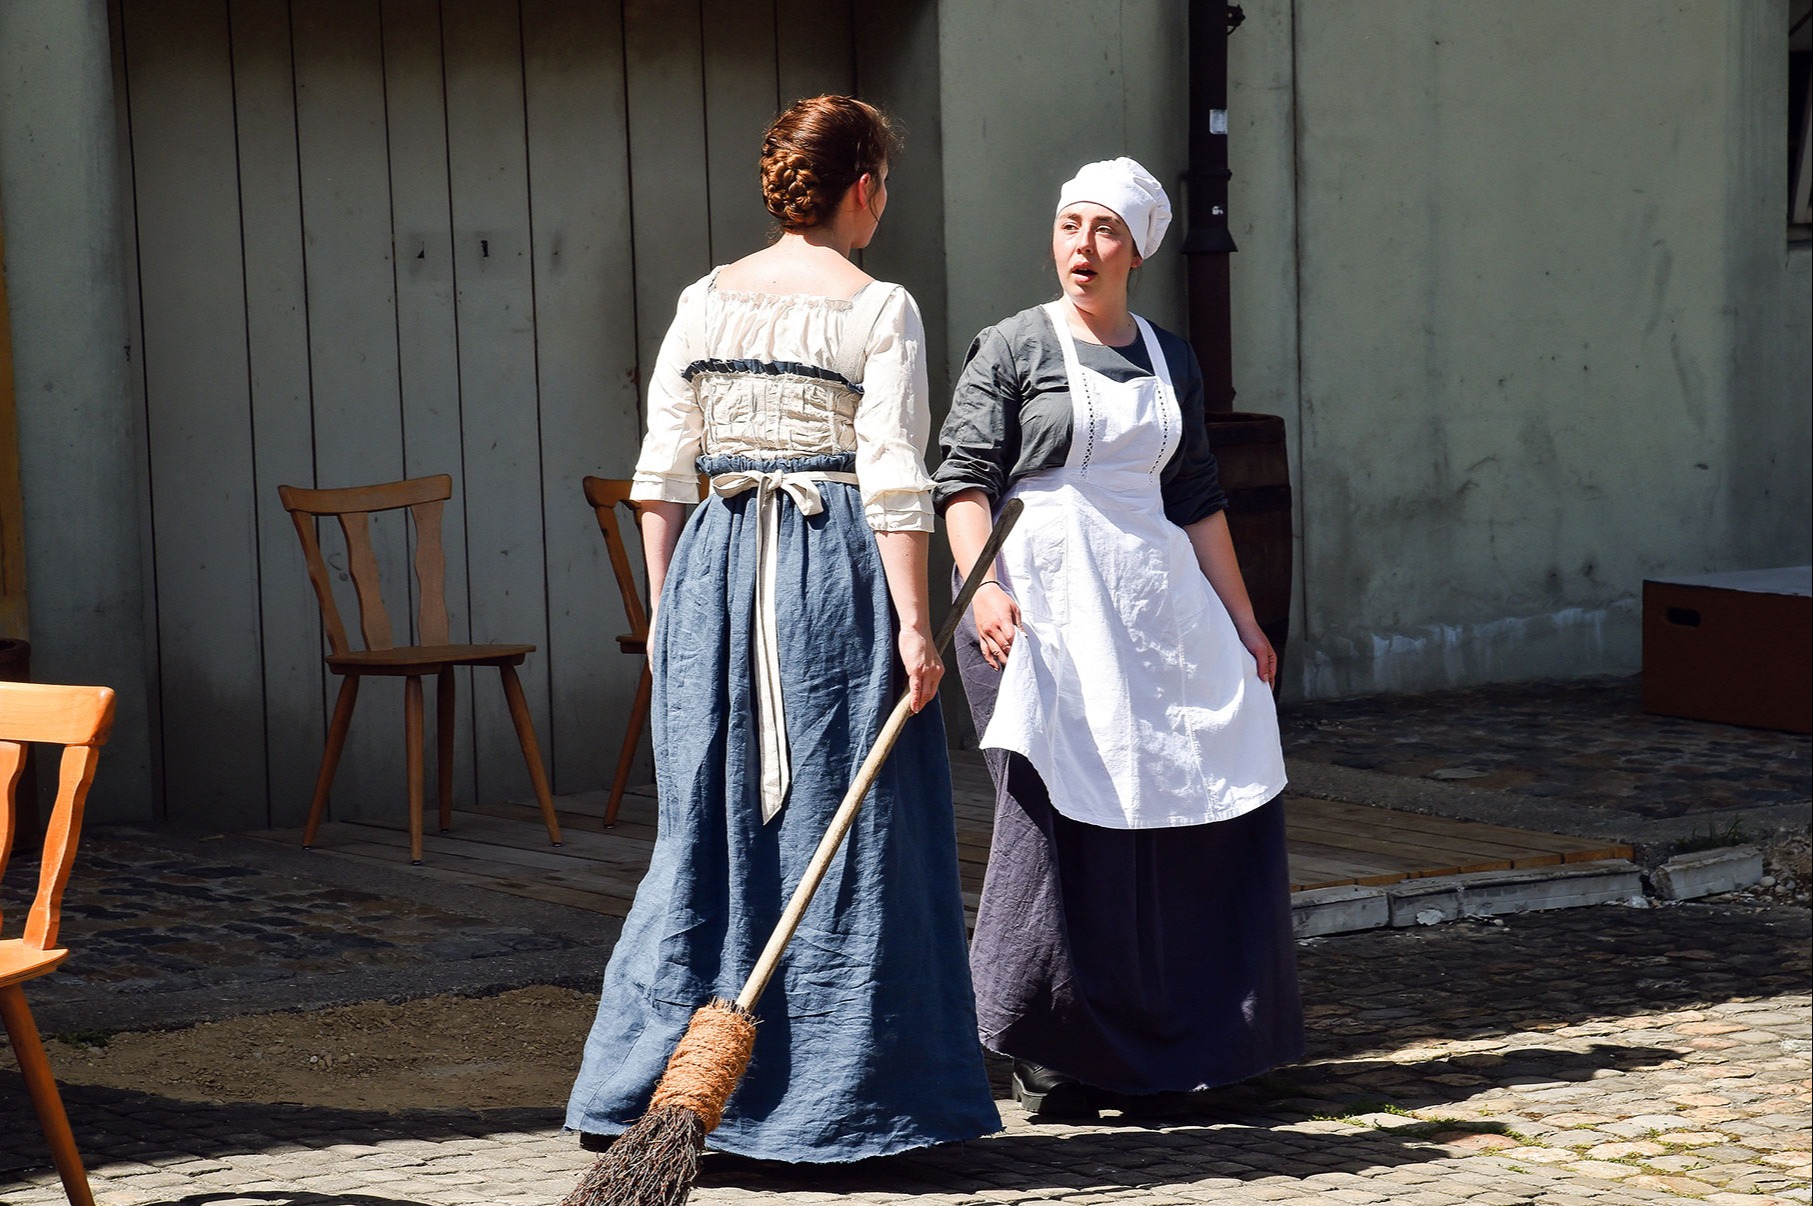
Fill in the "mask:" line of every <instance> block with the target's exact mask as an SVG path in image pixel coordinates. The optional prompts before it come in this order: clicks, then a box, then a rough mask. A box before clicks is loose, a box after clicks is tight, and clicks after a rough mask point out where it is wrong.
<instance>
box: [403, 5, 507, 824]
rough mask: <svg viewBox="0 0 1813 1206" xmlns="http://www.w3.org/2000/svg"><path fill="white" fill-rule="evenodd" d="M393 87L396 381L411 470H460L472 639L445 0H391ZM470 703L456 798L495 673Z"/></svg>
mask: <svg viewBox="0 0 1813 1206" xmlns="http://www.w3.org/2000/svg"><path fill="white" fill-rule="evenodd" d="M382 16H383V21H384V98H385V112H386V120H387V123H388V130H389V147H390V217H391V229H392V238H393V241H394V244H395V247H396V262H395V269H396V291H397V316H396V324H397V361H398V373H397V376H398V385H399V388H400V390H401V392H402V405H403V461H404V465H403V468H404V472H405V474H406V475H407V476H410V477H423V476H427V475H429V474H434V473H449V474H452V475H453V481H454V490H455V493H456V497H455V498H454V500H453V505H451V506H449V507H446V508H444V509H443V513H442V521H441V526H442V536H443V539H444V542H445V547H446V552H447V610H448V618H449V620H450V623H451V632H452V635H451V636H450V638H449V639H450V640H452V641H454V642H456V643H459V642H464V641H468V640H470V639H471V637H470V635H469V634H470V625H469V624H468V621H467V617H468V615H469V613H470V609H469V607H468V606H467V597H466V505H467V503H468V495H467V483H466V475H465V465H464V454H463V451H462V449H461V444H460V372H459V369H460V366H459V344H458V336H459V318H458V314H457V311H456V308H455V305H454V296H453V208H452V207H453V202H452V198H451V196H450V195H449V192H448V181H447V107H446V100H445V91H444V87H443V80H442V71H441V7H440V4H439V3H438V2H437V0H384V4H383V8H382ZM454 677H455V679H456V682H457V688H456V689H457V691H458V696H459V700H460V702H459V704H458V705H457V708H458V710H459V711H460V713H461V715H463V716H465V717H467V718H468V723H466V724H462V725H458V726H457V727H456V728H455V730H454V731H455V733H456V737H455V743H454V744H455V751H456V752H455V757H454V770H453V780H454V801H455V803H457V804H458V805H460V806H461V807H466V806H467V805H468V804H469V803H470V802H471V800H472V791H473V767H472V725H471V723H470V718H471V716H472V707H473V703H472V700H473V692H474V690H475V689H476V690H478V691H483V692H488V693H490V694H493V695H495V694H496V693H497V684H496V683H495V682H494V681H493V680H494V679H495V678H496V677H497V676H496V673H495V672H493V671H485V672H482V673H480V674H479V675H478V676H477V678H478V682H477V683H474V681H473V679H474V677H475V676H474V675H473V673H472V672H471V671H469V670H457V671H455V672H454Z"/></svg>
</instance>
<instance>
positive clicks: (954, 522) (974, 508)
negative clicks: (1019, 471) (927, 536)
mask: <svg viewBox="0 0 1813 1206" xmlns="http://www.w3.org/2000/svg"><path fill="white" fill-rule="evenodd" d="M993 524H994V517H993V515H992V513H991V512H990V510H989V506H988V495H987V494H984V493H983V492H982V491H980V490H965V491H964V492H963V493H961V494H959V495H957V496H956V497H955V498H953V499H951V501H950V504H949V505H948V506H946V507H945V509H944V532H945V537H946V538H947V539H948V540H949V541H950V544H951V560H952V561H954V562H955V563H956V565H957V572H958V573H959V574H962V575H964V576H965V577H966V578H967V577H968V575H969V572H970V569H971V567H973V566H974V565H975V564H976V558H977V557H978V556H980V555H981V553H982V546H983V545H985V544H987V543H988V533H989V529H990V528H991V527H992V526H993ZM982 577H983V580H984V581H993V580H994V577H995V567H994V566H992V565H985V566H983V567H982Z"/></svg>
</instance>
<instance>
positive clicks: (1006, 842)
mask: <svg viewBox="0 0 1813 1206" xmlns="http://www.w3.org/2000/svg"><path fill="white" fill-rule="evenodd" d="M956 660H957V664H958V666H959V668H960V670H961V672H962V675H963V688H964V693H965V694H966V695H968V697H969V704H970V711H971V713H972V714H973V715H974V717H975V722H976V731H977V732H982V731H984V730H986V729H987V727H988V720H989V717H990V716H991V715H993V713H994V707H995V695H996V692H997V690H998V687H999V683H1000V679H1001V674H1000V671H998V670H995V669H994V668H993V667H991V666H990V665H989V664H988V662H987V660H986V659H985V658H984V657H983V656H982V649H981V646H980V644H979V642H978V639H977V636H976V627H975V619H974V615H973V613H972V614H971V615H968V616H965V617H964V620H963V623H962V625H961V626H960V627H959V628H958V629H957V638H956ZM984 756H985V758H986V759H987V762H988V769H989V772H990V774H991V775H992V777H993V778H994V781H995V829H994V839H993V841H992V843H991V844H990V847H989V852H988V872H987V875H986V877H985V879H984V881H983V886H982V903H981V906H980V907H979V908H978V910H977V913H976V933H975V939H974V942H973V943H972V946H971V950H970V966H971V968H972V969H973V970H974V972H975V989H976V1006H977V1013H978V1015H979V1017H980V1023H981V1035H982V1042H983V1044H984V1045H985V1046H987V1047H988V1048H989V1049H990V1050H991V1051H998V1052H1000V1053H1001V1054H1003V1055H1007V1056H1012V1057H1013V1058H1015V1059H1023V1060H1030V1061H1032V1062H1033V1063H1038V1064H1044V1065H1045V1066H1047V1067H1049V1068H1054V1069H1056V1070H1057V1071H1059V1072H1063V1073H1065V1074H1067V1075H1070V1076H1073V1077H1075V1078H1076V1079H1078V1080H1080V1081H1082V1082H1084V1083H1085V1084H1089V1085H1094V1086H1095V1087H1097V1088H1100V1089H1106V1090H1109V1091H1111V1092H1115V1093H1126V1094H1149V1093H1159V1092H1165V1091H1175V1090H1183V1091H1189V1090H1194V1089H1203V1088H1210V1087H1213V1086H1216V1085H1224V1084H1231V1083H1233V1082H1235V1081H1239V1080H1245V1079H1246V1078H1247V1077H1249V1076H1256V1075H1258V1074H1259V1073H1261V1072H1264V1071H1265V1070H1266V1069H1268V1068H1273V1067H1276V1066H1278V1065H1279V1064H1285V1063H1289V1062H1291V1061H1292V1060H1295V1059H1297V1058H1298V1057H1299V1056H1301V1055H1302V1054H1303V1007H1302V1004H1301V1002H1300V1000H1299V997H1298V992H1297V958H1296V942H1295V938H1294V935H1293V934H1292V932H1291V909H1290V874H1289V868H1288V866H1287V850H1286V846H1285V830H1284V801H1283V800H1282V799H1275V800H1272V801H1271V802H1269V803H1267V804H1264V805H1261V806H1260V807H1259V808H1256V809H1254V810H1253V811H1252V812H1249V813H1245V814H1243V815H1241V816H1238V817H1234V818H1232V819H1230V820H1226V821H1215V822H1212V823H1210V824H1206V825H1182V826H1177V827H1175V828H1165V829H1105V828H1102V827H1100V826H1096V825H1090V824H1086V823H1084V822H1082V821H1077V820H1072V819H1071V818H1070V817H1067V816H1064V815H1063V814H1062V813H1060V812H1058V811H1057V810H1056V809H1055V808H1053V807H1052V805H1051V797H1050V795H1049V794H1048V793H1047V791H1046V789H1045V784H1044V782H1043V781H1042V780H1041V779H1040V778H1039V772H1038V771H1037V770H1035V769H1034V768H1033V765H1032V763H1031V762H1029V761H1027V760H1026V759H1025V758H1023V757H1022V756H1020V755H1019V754H1013V753H1009V752H1007V751H1005V750H987V751H985V754H984Z"/></svg>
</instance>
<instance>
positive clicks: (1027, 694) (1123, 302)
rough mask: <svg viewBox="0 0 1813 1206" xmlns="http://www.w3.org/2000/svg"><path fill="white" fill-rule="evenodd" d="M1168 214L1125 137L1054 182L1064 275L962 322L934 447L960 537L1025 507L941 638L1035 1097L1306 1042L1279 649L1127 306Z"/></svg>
mask: <svg viewBox="0 0 1813 1206" xmlns="http://www.w3.org/2000/svg"><path fill="white" fill-rule="evenodd" d="M1169 221H1170V206H1169V203H1168V200H1167V199H1166V197H1165V193H1164V189H1163V188H1162V187H1161V186H1160V185H1159V183H1158V181H1157V180H1155V179H1154V178H1153V177H1152V176H1151V175H1150V174H1149V173H1147V172H1146V171H1145V169H1144V168H1142V167H1140V165H1139V164H1137V163H1135V162H1134V161H1133V160H1131V159H1126V158H1121V159H1115V160H1111V161H1104V162H1100V163H1091V164H1088V165H1087V166H1085V167H1084V168H1083V169H1082V170H1081V171H1079V172H1078V173H1077V176H1076V178H1075V179H1073V180H1071V181H1069V182H1068V183H1067V184H1066V185H1065V186H1064V188H1063V190H1062V193H1061V195H1060V197H1059V201H1058V207H1057V217H1056V220H1055V223H1054V225H1053V229H1052V259H1053V262H1054V264H1055V266H1056V269H1057V274H1058V279H1059V282H1060V283H1061V285H1062V287H1063V293H1062V295H1061V296H1060V297H1059V298H1058V300H1056V301H1054V302H1051V303H1049V304H1047V305H1043V306H1037V307H1034V308H1033V309H1030V310H1025V311H1022V312H1021V313H1019V314H1016V315H1014V316H1013V317H1012V318H1009V319H1007V320H1006V321H1004V322H1001V323H999V324H997V325H995V326H992V327H989V328H988V329H986V330H984V331H983V332H982V333H981V334H980V335H978V336H977V337H976V340H975V342H974V343H973V344H972V345H971V347H970V351H969V356H968V359H967V361H966V362H965V365H964V368H963V372H962V374H961V376H960V378H959V380H958V383H957V387H956V391H955V397H954V399H953V401H952V405H951V411H950V415H949V417H948V419H947V420H946V422H945V424H944V429H943V435H942V443H943V447H944V456H945V459H944V461H943V463H942V464H941V465H940V466H939V469H938V471H937V474H936V475H935V476H936V483H937V484H936V493H935V497H936V500H937V503H938V505H939V507H940V508H941V509H942V510H943V512H944V515H945V520H946V524H947V528H948V531H949V535H950V543H951V552H952V555H953V557H954V558H955V562H956V564H957V565H959V566H967V565H971V564H973V563H974V560H975V557H976V555H977V554H978V553H979V552H980V550H981V547H982V543H983V541H984V539H985V538H986V534H987V531H988V528H989V524H990V518H991V512H993V511H994V510H995V509H997V508H998V507H999V506H1000V504H1001V503H1002V502H1003V501H1004V500H1005V499H1007V498H1010V497H1011V498H1019V499H1021V500H1022V501H1023V502H1024V503H1025V506H1026V510H1025V512H1024V514H1023V515H1022V517H1021V519H1020V522H1019V525H1018V527H1017V528H1016V529H1015V530H1014V533H1013V535H1012V537H1011V538H1010V539H1009V541H1008V544H1007V546H1006V547H1005V548H1004V549H1003V550H1002V553H1001V556H1000V559H999V560H998V561H997V563H996V564H995V565H994V566H992V567H989V568H988V569H987V570H986V571H985V572H986V573H987V578H986V580H985V581H986V582H987V586H985V587H984V588H983V589H982V591H981V592H980V593H979V594H978V595H977V596H976V602H975V605H974V608H973V609H972V611H971V613H970V616H969V617H967V618H966V621H965V626H964V627H963V629H961V630H960V631H959V635H958V644H957V660H958V666H959V668H960V670H961V673H962V676H963V685H964V689H965V691H966V693H967V694H968V696H969V701H970V707H971V709H972V711H973V713H974V716H975V721H976V728H977V731H978V732H979V733H981V734H982V745H983V748H984V750H985V751H986V756H987V759H988V762H989V769H990V770H991V772H992V773H993V775H994V779H995V787H996V814H995V831H994V842H993V845H992V847H991V849H990V851H989V861H988V873H987V878H986V880H985V882H984V886H983V890H982V902H981V906H980V909H979V912H978V914H977V918H976V931H975V938H974V942H973V945H972V948H971V952H970V966H971V971H972V974H973V975H974V978H975V986H976V1004H977V1013H978V1019H979V1022H980V1030H981V1035H982V1041H983V1043H984V1044H985V1045H986V1046H987V1047H989V1048H990V1049H992V1050H994V1051H997V1052H1000V1053H1002V1054H1004V1055H1008V1056H1011V1057H1012V1058H1013V1060H1014V1095H1015V1098H1016V1099H1017V1100H1019V1101H1021V1102H1022V1104H1024V1105H1025V1106H1026V1108H1027V1109H1028V1110H1029V1111H1031V1112H1032V1113H1034V1114H1045V1115H1049V1116H1058V1115H1062V1116H1076V1115H1093V1113H1094V1112H1095V1111H1096V1110H1097V1109H1098V1108H1099V1107H1101V1106H1103V1105H1118V1106H1121V1107H1122V1108H1127V1109H1139V1108H1142V1107H1146V1108H1154V1107H1157V1106H1161V1105H1162V1106H1170V1105H1174V1104H1177V1103H1176V1099H1175V1098H1174V1097H1173V1096H1171V1095H1173V1094H1175V1093H1177V1092H1187V1091H1192V1090H1198V1089H1203V1088H1207V1087H1210V1086H1214V1085H1219V1084H1227V1083H1230V1082H1233V1081H1237V1080H1241V1079H1244V1078H1246V1077H1249V1076H1252V1075H1255V1074H1257V1073H1259V1072H1261V1071H1264V1070H1265V1069H1267V1068H1270V1067H1273V1066H1275V1065H1277V1064H1280V1063H1285V1062H1288V1061H1290V1060H1292V1059H1295V1058H1296V1057H1297V1056H1298V1055H1300V1054H1301V1052H1302V1049H1303V1025H1302V1009H1301V1006H1300V1004H1299V1002H1298V997H1297V978H1296V961H1295V954H1294V949H1293V945H1292V936H1291V919H1290V895H1289V880H1288V877H1287V873H1286V864H1285V841H1284V815H1283V806H1282V803H1281V802H1280V801H1279V800H1278V799H1277V798H1276V797H1277V796H1278V793H1279V792H1280V791H1281V790H1282V789H1283V787H1284V760H1283V754H1282V751H1281V749H1280V746H1279V740H1278V723H1277V716H1276V714H1275V712H1274V710H1273V705H1272V695H1271V691H1270V689H1269V685H1270V684H1271V683H1272V681H1273V680H1274V678H1275V676H1276V674H1277V658H1276V655H1275V654H1274V653H1273V651H1272V648H1271V645H1270V644H1269V642H1267V640H1266V638H1265V636H1264V634H1263V633H1262V632H1261V631H1260V629H1259V626H1258V624H1257V622H1256V621H1255V620H1254V618H1253V609H1252V605H1251V603H1250V602H1249V601H1248V599H1247V594H1246V588H1245V585H1244V584H1243V583H1242V581H1241V577H1240V570H1239V567H1238V565H1237V563H1236V561H1235V557H1234V548H1233V543H1232V541H1231V540H1230V539H1229V536H1228V527H1227V518H1226V516H1225V515H1224V514H1223V511H1224V510H1225V508H1226V505H1227V500H1226V497H1225V496H1224V495H1223V493H1222V491H1221V489H1220V488H1219V486H1218V484H1217V480H1216V470H1215V458H1214V457H1213V455H1211V453H1210V451H1209V447H1208V429H1207V425H1206V421H1205V418H1204V413H1203V390H1202V373H1201V370H1200V369H1199V367H1198V366H1197V363H1196V358H1195V356H1194V354H1193V353H1192V352H1191V350H1190V347H1189V345H1188V344H1187V343H1186V342H1184V341H1183V340H1182V339H1180V338H1178V337H1177V336H1175V335H1173V334H1171V333H1170V332H1168V331H1162V330H1159V329H1157V328H1155V327H1153V326H1152V325H1151V324H1150V323H1148V322H1147V321H1146V320H1145V319H1143V318H1140V317H1138V316H1136V315H1134V314H1133V313H1132V312H1131V311H1130V310H1129V309H1128V306H1127V284H1128V277H1129V273H1130V272H1131V271H1132V269H1133V268H1135V267H1137V266H1138V265H1139V264H1140V263H1141V262H1142V260H1143V259H1145V258H1146V257H1148V256H1150V255H1151V254H1152V253H1153V252H1155V251H1157V250H1158V246H1159V243H1160V241H1161V240H1162V239H1163V237H1164V233H1165V228H1166V226H1167V225H1168V224H1169ZM1161 1094H1162V1095H1165V1096H1163V1097H1160V1096H1158V1095H1161Z"/></svg>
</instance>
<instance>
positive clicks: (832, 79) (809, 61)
mask: <svg viewBox="0 0 1813 1206" xmlns="http://www.w3.org/2000/svg"><path fill="white" fill-rule="evenodd" d="M851 7H852V6H851V4H850V3H849V0H774V9H775V12H774V25H775V35H776V36H775V68H774V76H775V84H776V89H777V91H778V92H779V100H780V104H779V108H782V109H785V108H786V107H787V106H788V105H791V104H792V103H793V102H794V101H796V100H800V99H802V98H804V97H808V96H822V95H824V94H825V93H827V92H837V93H842V94H844V95H849V94H852V93H854V92H855V91H856V88H857V82H856V62H855V58H854V54H853V49H854V45H855V43H854V40H853V38H852V31H851ZM886 7H887V8H888V9H889V10H890V11H891V10H892V9H893V8H895V7H896V6H895V5H888V6H886ZM864 86H865V87H866V83H865V85H864ZM865 99H866V98H865Z"/></svg>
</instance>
